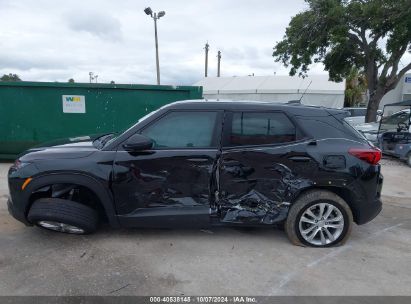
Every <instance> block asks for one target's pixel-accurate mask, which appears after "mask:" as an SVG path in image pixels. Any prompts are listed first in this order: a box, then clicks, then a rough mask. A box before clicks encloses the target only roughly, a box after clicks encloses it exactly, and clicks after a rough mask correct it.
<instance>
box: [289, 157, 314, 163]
mask: <svg viewBox="0 0 411 304" xmlns="http://www.w3.org/2000/svg"><path fill="white" fill-rule="evenodd" d="M288 159H289V160H292V161H293V162H297V163H307V162H309V161H310V160H311V158H309V157H306V156H291V157H289V158H288Z"/></svg>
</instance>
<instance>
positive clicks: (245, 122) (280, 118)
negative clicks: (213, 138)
mask: <svg viewBox="0 0 411 304" xmlns="http://www.w3.org/2000/svg"><path fill="white" fill-rule="evenodd" d="M295 140H296V129H295V126H294V125H293V123H292V122H291V121H290V120H289V119H288V117H287V116H286V115H285V114H283V113H270V112H267V113H256V112H252V113H251V112H236V113H233V119H232V128H231V134H230V138H229V144H230V146H243V145H268V144H279V143H286V142H291V141H295Z"/></svg>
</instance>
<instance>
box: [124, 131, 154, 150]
mask: <svg viewBox="0 0 411 304" xmlns="http://www.w3.org/2000/svg"><path fill="white" fill-rule="evenodd" d="M123 148H124V149H125V150H126V151H144V150H150V149H151V148H153V140H151V139H150V138H148V137H145V136H144V135H141V134H134V135H133V136H131V137H130V138H129V139H127V141H126V142H125V144H123Z"/></svg>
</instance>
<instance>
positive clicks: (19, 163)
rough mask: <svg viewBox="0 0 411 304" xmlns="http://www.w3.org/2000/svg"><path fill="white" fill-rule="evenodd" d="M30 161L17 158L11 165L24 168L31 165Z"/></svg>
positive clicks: (13, 167) (14, 167)
mask: <svg viewBox="0 0 411 304" xmlns="http://www.w3.org/2000/svg"><path fill="white" fill-rule="evenodd" d="M30 164H31V163H29V162H22V161H21V160H20V159H17V160H16V161H15V162H14V164H13V165H12V166H11V168H12V169H15V170H19V169H22V168H24V167H25V166H28V165H30Z"/></svg>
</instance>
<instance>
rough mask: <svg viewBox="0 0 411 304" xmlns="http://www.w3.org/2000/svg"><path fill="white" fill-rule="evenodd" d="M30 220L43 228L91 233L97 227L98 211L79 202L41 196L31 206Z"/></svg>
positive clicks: (75, 232) (65, 231)
mask: <svg viewBox="0 0 411 304" xmlns="http://www.w3.org/2000/svg"><path fill="white" fill-rule="evenodd" d="M27 218H28V220H29V221H30V222H31V223H33V224H35V225H36V226H39V227H41V228H44V229H47V230H52V231H57V232H64V233H71V234H89V233H92V232H94V231H95V230H96V229H97V223H98V215H97V212H96V211H95V210H94V209H92V208H90V207H88V206H85V205H82V204H80V203H77V202H73V201H69V200H64V199H59V198H41V199H38V200H36V201H35V202H34V203H33V205H32V206H31V208H30V210H29V213H28V216H27Z"/></svg>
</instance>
